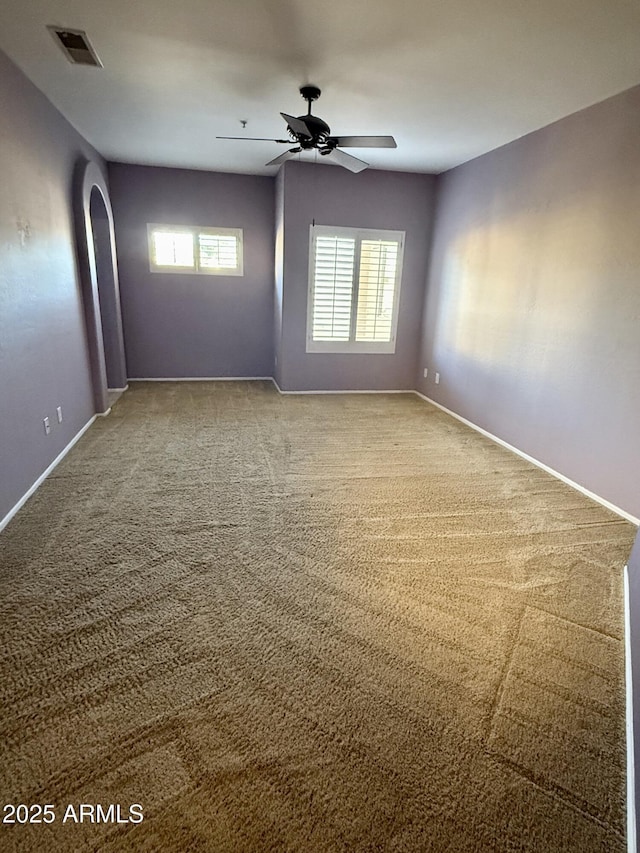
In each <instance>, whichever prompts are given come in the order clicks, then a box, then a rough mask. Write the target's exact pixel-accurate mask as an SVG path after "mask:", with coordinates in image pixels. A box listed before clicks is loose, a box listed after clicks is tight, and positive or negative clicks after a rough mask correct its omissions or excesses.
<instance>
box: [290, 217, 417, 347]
mask: <svg viewBox="0 0 640 853" xmlns="http://www.w3.org/2000/svg"><path fill="white" fill-rule="evenodd" d="M310 242H311V253H310V261H309V310H308V321H307V352H368V353H375V352H380V353H383V352H395V341H396V327H397V324H398V305H399V299H400V283H401V276H402V254H403V248H404V232H400V231H371V230H365V229H357V228H330V227H328V226H325V225H316V226H312V228H311V241H310Z"/></svg>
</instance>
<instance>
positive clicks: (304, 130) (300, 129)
mask: <svg viewBox="0 0 640 853" xmlns="http://www.w3.org/2000/svg"><path fill="white" fill-rule="evenodd" d="M280 115H281V116H282V118H283V119H284V120H285V121H286V123H287V124H288V125H289V127H290V128H291V130H292V131H293V132H294V133H298V134H300V135H302V136H309V137H311V136H313V134H312V133H311V131H310V130H309V128H308V127H307V125H306V123H305V122H304V121H302V119H301V118H296V117H295V116H288V115H287V114H286V113H280Z"/></svg>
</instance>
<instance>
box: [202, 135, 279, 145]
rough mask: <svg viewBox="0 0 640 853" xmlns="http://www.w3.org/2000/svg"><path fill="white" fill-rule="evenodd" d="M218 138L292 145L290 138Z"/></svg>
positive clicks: (217, 137) (221, 137)
mask: <svg viewBox="0 0 640 853" xmlns="http://www.w3.org/2000/svg"><path fill="white" fill-rule="evenodd" d="M216 139H247V140H248V141H249V142H284V144H285V145H291V140H290V139H268V138H267V137H264V136H216Z"/></svg>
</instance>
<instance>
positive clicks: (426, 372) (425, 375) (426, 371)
mask: <svg viewBox="0 0 640 853" xmlns="http://www.w3.org/2000/svg"><path fill="white" fill-rule="evenodd" d="M428 375H429V371H428V370H427V368H426V367H425V369H424V378H425V379H426V378H427V376H428Z"/></svg>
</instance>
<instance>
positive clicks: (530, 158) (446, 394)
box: [416, 87, 640, 517]
mask: <svg viewBox="0 0 640 853" xmlns="http://www.w3.org/2000/svg"><path fill="white" fill-rule="evenodd" d="M639 140H640V87H636V88H634V89H631V90H629V91H627V92H625V93H623V94H621V95H618V96H616V97H614V98H611V99H609V100H607V101H604V102H603V103H601V104H598V105H596V106H594V107H591V108H589V109H587V110H584V111H582V112H580V113H576V114H575V115H572V116H569V117H568V118H566V119H563V120H562V121H559V122H557V123H556V124H553V125H551V126H549V127H547V128H544V129H543V130H541V131H538V132H536V133H533V134H531V135H529V136H526V137H524V138H522V139H520V140H518V141H516V142H514V143H511V144H510V145H507V146H505V147H504V148H502V149H499V150H497V151H495V152H492V153H490V154H487V155H485V156H483V157H481V158H479V159H477V160H475V161H472V162H470V163H468V164H466V165H464V166H460V167H459V168H457V169H454V170H452V171H451V172H448V173H447V174H446V175H444V176H442V177H441V178H439V180H438V202H437V213H436V227H435V232H434V240H433V248H432V259H431V265H430V275H429V285H428V295H427V299H426V302H425V316H424V324H423V332H424V335H423V344H422V350H421V355H420V361H419V365H418V374H417V377H416V382H417V387H418V389H419V390H420V391H421V392H422V393H424V394H426V395H427V396H429V397H432V398H433V399H435V400H437V401H438V402H440V403H441V404H443V405H444V406H446V407H448V408H450V409H452V410H453V411H455V412H457V413H458V414H460V415H462V416H464V417H465V418H468V419H469V420H470V421H472V422H474V423H475V424H477V425H479V426H481V427H483V428H484V429H486V430H488V431H489V432H491V433H494V434H495V435H497V436H499V437H500V438H502V439H504V440H505V441H507V442H509V443H510V444H512V445H515V446H516V447H518V448H519V449H521V450H523V451H525V452H526V453H528V454H530V455H531V456H533V457H534V458H536V459H538V460H540V461H542V462H544V463H546V464H547V465H549V466H551V467H552V468H554V469H556V470H558V471H560V472H561V473H563V474H565V475H566V476H567V477H569V478H571V479H572V480H574V481H576V482H577V483H579V484H581V485H583V486H584V487H586V488H587V489H589V490H591V491H592V492H595V493H596V494H598V495H600V496H601V497H603V498H605V499H607V500H609V501H611V502H612V503H613V504H615V505H617V506H619V507H621V508H622V509H624V510H626V511H627V512H629V513H631V514H632V515H634V516H636V517H640V490H639V489H638V483H639V482H640V145H639V144H638V142H639ZM424 367H428V368H429V371H430V375H429V378H428V380H426V381H425V380H423V379H422V371H423V368H424ZM435 371H438V372H439V373H440V376H441V383H440V385H437V386H436V385H435V384H434V374H435Z"/></svg>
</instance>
